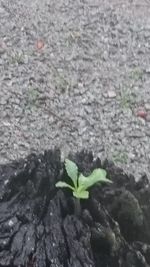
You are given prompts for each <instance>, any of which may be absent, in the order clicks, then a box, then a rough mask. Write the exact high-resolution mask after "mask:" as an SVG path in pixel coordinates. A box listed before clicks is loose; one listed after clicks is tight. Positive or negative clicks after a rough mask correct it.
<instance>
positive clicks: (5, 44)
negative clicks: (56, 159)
mask: <svg viewBox="0 0 150 267" xmlns="http://www.w3.org/2000/svg"><path fill="white" fill-rule="evenodd" d="M54 146H57V147H60V148H61V150H62V152H63V154H64V156H65V155H67V153H68V152H69V151H76V150H81V149H82V148H85V149H87V150H92V151H94V152H95V155H96V156H97V155H98V156H100V157H101V158H102V159H104V158H106V157H107V158H109V159H111V160H113V161H114V162H115V163H116V164H117V165H119V166H121V167H123V169H124V170H125V171H127V172H129V173H132V174H134V175H135V176H136V177H137V178H138V177H139V176H141V175H142V174H143V173H147V175H148V176H149V172H150V153H149V152H150V1H144V0H142V1H141V0H140V1H139V0H137V1H134V0H133V1H129V0H123V1H121V0H119V1H117V0H110V1H109V0H103V1H102V0H59V1H56V0H41V1H40V0H30V1H29V0H26V1H24V0H20V1H18V0H0V163H6V162H9V161H11V160H14V159H18V158H20V157H25V156H26V155H27V154H29V153H31V152H39V151H40V152H41V151H43V150H44V149H48V148H52V147H54Z"/></svg>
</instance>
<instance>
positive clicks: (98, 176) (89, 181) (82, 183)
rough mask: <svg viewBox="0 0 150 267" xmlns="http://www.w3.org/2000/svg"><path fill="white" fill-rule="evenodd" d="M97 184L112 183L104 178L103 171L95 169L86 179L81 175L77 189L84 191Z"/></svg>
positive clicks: (104, 172)
mask: <svg viewBox="0 0 150 267" xmlns="http://www.w3.org/2000/svg"><path fill="white" fill-rule="evenodd" d="M97 182H105V183H112V181H111V180H109V179H107V178H106V171H105V170H103V169H95V170H94V171H93V172H92V173H91V174H90V175H89V176H88V177H85V176H84V175H83V174H80V176H79V188H80V189H82V190H86V189H87V188H89V187H91V186H93V185H94V184H95V183H97Z"/></svg>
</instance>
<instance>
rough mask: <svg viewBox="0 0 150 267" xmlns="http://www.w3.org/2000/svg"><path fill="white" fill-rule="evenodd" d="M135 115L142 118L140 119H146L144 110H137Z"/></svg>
mask: <svg viewBox="0 0 150 267" xmlns="http://www.w3.org/2000/svg"><path fill="white" fill-rule="evenodd" d="M137 116H138V117H140V118H142V119H146V117H147V112H146V111H145V110H139V111H137Z"/></svg>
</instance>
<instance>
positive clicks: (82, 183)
mask: <svg viewBox="0 0 150 267" xmlns="http://www.w3.org/2000/svg"><path fill="white" fill-rule="evenodd" d="M65 168H66V172H67V174H68V176H69V178H70V179H71V181H72V185H70V184H68V183H66V182H62V181H59V182H58V183H56V187H61V188H63V187H67V188H69V189H71V190H72V192H73V196H74V197H75V198H77V199H88V198H89V191H88V189H89V188H90V187H92V186H93V185H94V184H96V183H98V182H104V183H112V181H111V180H109V179H107V178H106V171H105V170H103V169H95V170H94V171H93V172H92V173H91V174H90V175H89V176H87V177H86V176H84V175H83V174H82V173H81V174H79V172H78V167H77V165H76V164H75V163H74V162H72V161H71V160H69V159H66V160H65Z"/></svg>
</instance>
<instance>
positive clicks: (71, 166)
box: [65, 159, 78, 188]
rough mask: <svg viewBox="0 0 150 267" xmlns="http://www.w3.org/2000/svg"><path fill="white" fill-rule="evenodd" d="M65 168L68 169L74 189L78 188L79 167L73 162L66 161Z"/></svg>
mask: <svg viewBox="0 0 150 267" xmlns="http://www.w3.org/2000/svg"><path fill="white" fill-rule="evenodd" d="M65 168H66V171H67V174H68V176H69V177H70V178H71V180H72V182H73V184H74V187H75V188H77V180H78V167H77V165H76V164H75V163H74V162H73V161H71V160H69V159H66V160H65Z"/></svg>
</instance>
